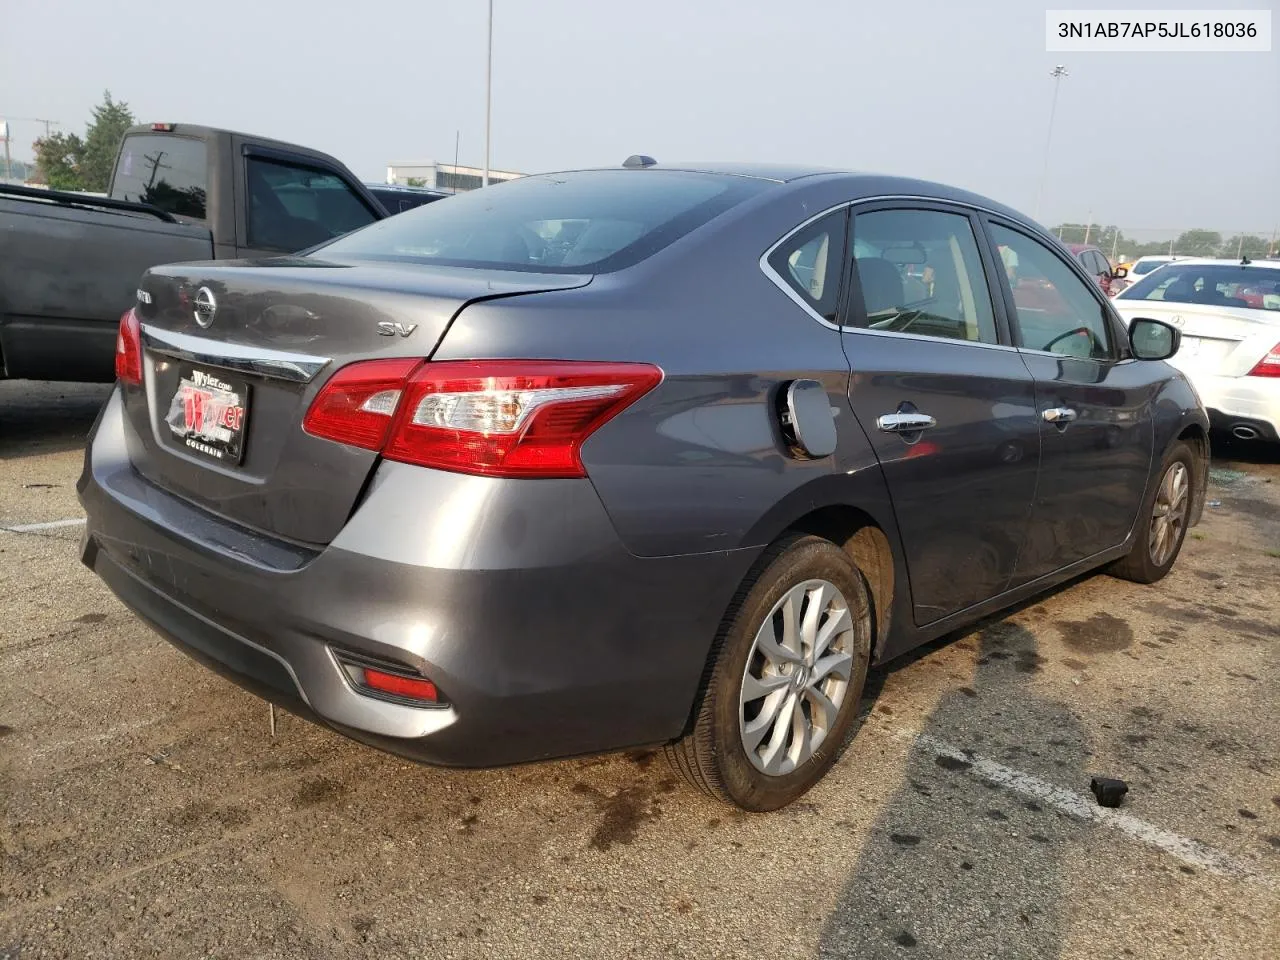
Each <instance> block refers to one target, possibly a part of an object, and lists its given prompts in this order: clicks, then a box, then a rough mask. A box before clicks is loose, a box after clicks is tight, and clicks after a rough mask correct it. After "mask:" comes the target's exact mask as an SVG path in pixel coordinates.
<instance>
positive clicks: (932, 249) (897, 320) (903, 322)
mask: <svg viewBox="0 0 1280 960" xmlns="http://www.w3.org/2000/svg"><path fill="white" fill-rule="evenodd" d="M853 235H854V238H855V246H854V251H855V256H854V264H855V265H856V266H857V271H858V282H859V286H860V288H861V290H862V307H863V313H862V315H861V316H857V317H856V322H857V323H858V324H859V325H860V326H866V327H868V328H870V329H872V330H893V331H896V332H898V333H916V334H922V335H927V336H932V337H950V338H953V339H957V340H973V341H980V342H982V343H996V342H998V340H999V338H998V337H997V335H996V324H995V317H994V314H993V312H992V309H991V295H990V293H989V292H988V288H987V281H986V276H985V274H984V273H983V271H982V260H981V258H980V257H979V255H978V244H977V241H976V240H975V239H974V236H973V227H972V226H971V225H970V223H969V218H968V217H966V216H963V215H961V214H955V213H938V212H935V211H932V210H877V211H875V212H873V213H860V214H858V215H857V216H855V217H854V220H853Z"/></svg>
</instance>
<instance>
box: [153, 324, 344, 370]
mask: <svg viewBox="0 0 1280 960" xmlns="http://www.w3.org/2000/svg"><path fill="white" fill-rule="evenodd" d="M142 344H143V346H145V347H146V348H147V349H148V350H151V351H152V352H153V353H160V354H163V355H165V356H166V357H174V358H175V359H178V360H190V361H191V362H193V363H207V364H209V365H210V366H213V367H223V368H225V369H228V370H239V371H241V372H243V373H257V374H260V375H262V376H264V377H275V378H276V379H279V380H292V381H293V382H294V383H310V382H311V381H312V380H313V379H315V376H316V374H318V373H319V372H320V371H321V370H323V369H324V368H325V367H326V366H328V365H329V364H330V363H332V362H333V361H332V359H331V358H330V357H316V356H312V355H311V354H307V353H288V352H286V351H284V350H268V349H267V348H265V347H249V346H245V345H243V344H238V343H219V342H218V341H216V340H206V339H204V338H203V337H193V336H191V335H190V334H187V333H175V332H173V331H172V330H157V329H156V328H155V327H151V326H147V325H146V324H143V326H142Z"/></svg>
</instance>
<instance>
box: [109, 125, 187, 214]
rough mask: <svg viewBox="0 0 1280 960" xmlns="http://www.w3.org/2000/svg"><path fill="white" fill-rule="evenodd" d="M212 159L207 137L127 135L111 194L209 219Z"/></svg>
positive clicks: (170, 210)
mask: <svg viewBox="0 0 1280 960" xmlns="http://www.w3.org/2000/svg"><path fill="white" fill-rule="evenodd" d="M208 189H209V161H208V155H207V151H206V149H205V143H204V141H203V140H194V139H192V138H191V137H176V136H163V135H152V134H137V133H135V134H133V135H132V136H128V137H125V139H124V143H123V144H122V145H121V147H120V157H119V159H118V160H117V161H116V172H115V177H114V179H113V180H112V181H111V197H112V199H115V200H129V201H132V202H133V203H149V204H151V206H153V207H158V208H159V209H161V210H164V211H165V212H166V213H172V214H174V215H176V216H179V217H190V218H192V219H193V220H203V219H205V198H206V195H207V193H208Z"/></svg>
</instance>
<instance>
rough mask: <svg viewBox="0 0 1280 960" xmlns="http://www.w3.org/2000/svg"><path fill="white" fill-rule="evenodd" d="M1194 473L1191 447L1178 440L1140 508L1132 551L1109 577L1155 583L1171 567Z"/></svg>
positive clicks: (1183, 527)
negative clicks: (1139, 517) (1151, 490)
mask: <svg viewBox="0 0 1280 960" xmlns="http://www.w3.org/2000/svg"><path fill="white" fill-rule="evenodd" d="M1194 471H1195V459H1194V457H1193V456H1192V453H1191V448H1190V447H1189V446H1187V445H1186V444H1185V443H1183V442H1182V441H1178V442H1177V443H1175V444H1174V445H1173V448H1172V449H1171V450H1170V451H1169V454H1168V456H1167V457H1166V458H1165V461H1164V468H1163V469H1162V471H1161V473H1160V481H1159V483H1157V484H1156V488H1155V490H1154V491H1153V492H1152V493H1151V494H1149V495H1148V497H1147V501H1146V503H1145V504H1144V505H1143V506H1144V509H1143V513H1142V518H1143V519H1142V520H1140V521H1139V523H1140V526H1139V528H1138V532H1137V536H1136V537H1135V538H1134V542H1133V549H1132V550H1130V551H1129V553H1128V555H1127V556H1125V557H1122V558H1121V559H1120V560H1117V561H1116V562H1115V564H1113V565H1112V567H1111V569H1110V573H1111V574H1112V575H1114V576H1117V577H1120V578H1121V579H1124V580H1132V581H1134V582H1135V583H1155V582H1156V581H1157V580H1159V579H1161V578H1162V577H1164V576H1165V574H1167V573H1168V572H1169V571H1170V570H1171V569H1172V568H1173V563H1174V561H1175V560H1177V559H1178V554H1179V553H1180V552H1181V550H1182V543H1183V541H1184V540H1185V539H1186V536H1187V521H1188V520H1189V519H1190V517H1191V507H1192V503H1191V498H1192V496H1194V493H1193V491H1194V490H1195V483H1194V479H1195V472H1194Z"/></svg>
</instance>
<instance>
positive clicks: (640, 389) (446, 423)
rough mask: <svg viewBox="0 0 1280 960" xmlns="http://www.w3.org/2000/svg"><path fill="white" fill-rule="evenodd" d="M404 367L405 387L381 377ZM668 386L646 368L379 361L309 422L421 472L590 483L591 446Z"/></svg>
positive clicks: (329, 387)
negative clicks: (611, 424) (627, 411)
mask: <svg viewBox="0 0 1280 960" xmlns="http://www.w3.org/2000/svg"><path fill="white" fill-rule="evenodd" d="M397 362H401V363H407V364H409V366H410V368H416V369H404V370H403V371H402V378H401V380H400V381H397V382H395V383H393V382H392V379H393V377H392V375H393V374H394V373H395V371H394V370H392V369H391V368H385V369H384V370H382V371H379V370H377V369H376V365H378V364H392V363H397ZM661 382H662V371H661V370H660V369H658V368H657V367H655V366H652V365H650V364H643V363H595V362H584V361H571V360H467V361H446V362H442V363H421V364H419V362H418V361H389V360H373V361H368V362H366V363H358V364H353V365H351V366H350V367H345V368H343V369H342V370H339V371H338V372H337V373H336V374H335V375H334V376H333V378H332V379H331V380H330V381H329V383H328V384H326V385H325V387H324V389H323V390H321V392H320V395H319V396H318V397H317V398H316V400H315V402H314V403H313V404H312V408H311V410H310V411H308V413H307V416H306V420H305V421H304V424H305V426H306V429H307V431H308V432H309V433H313V434H315V435H316V436H321V437H327V438H328V439H331V440H337V441H338V442H341V443H354V444H355V445H357V446H362V447H365V448H367V449H370V450H381V452H382V454H383V455H384V456H385V457H387V459H389V460H398V461H401V462H403V463H412V464H416V465H418V466H424V467H435V468H438V469H441V470H452V471H455V472H459V473H472V474H481V475H484V476H493V477H583V476H586V470H585V469H584V467H583V465H582V460H581V456H580V451H581V448H582V444H583V443H584V442H585V441H586V439H587V438H588V437H589V436H591V434H592V433H594V432H595V431H596V430H598V429H599V428H600V427H601V426H602V425H603V424H604V423H605V422H606V421H608V420H609V419H611V418H612V417H614V416H616V415H617V414H618V413H619V412H620V411H622V410H623V409H624V408H626V407H627V406H629V405H630V404H632V403H634V402H635V401H636V400H638V399H639V398H640V397H642V396H643V395H644V394H646V393H648V392H649V391H650V390H652V389H653V388H654V387H655V386H657V385H658V384H659V383H661ZM372 408H376V409H372ZM357 423H358V426H357Z"/></svg>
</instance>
